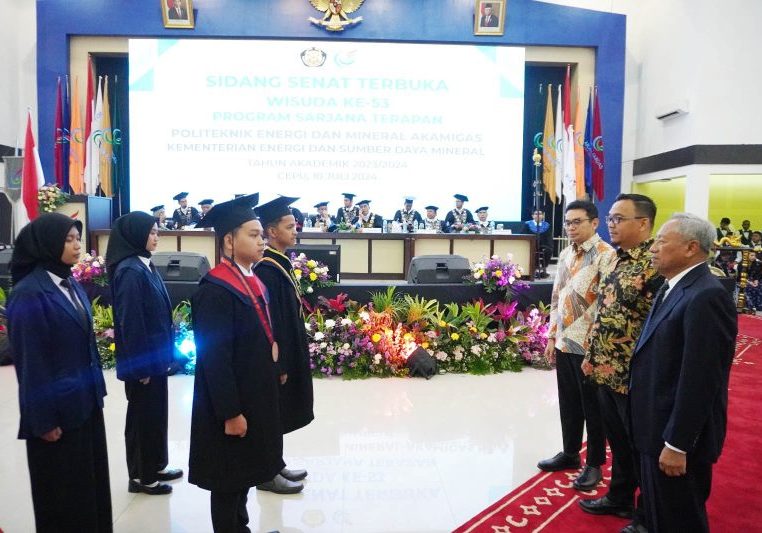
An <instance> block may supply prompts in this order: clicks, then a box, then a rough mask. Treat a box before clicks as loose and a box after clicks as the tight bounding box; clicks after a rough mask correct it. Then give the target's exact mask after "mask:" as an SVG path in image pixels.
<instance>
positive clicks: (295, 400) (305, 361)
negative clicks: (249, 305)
mask: <svg viewBox="0 0 762 533" xmlns="http://www.w3.org/2000/svg"><path fill="white" fill-rule="evenodd" d="M255 272H256V274H257V276H258V277H259V279H260V280H262V282H263V283H264V284H265V286H266V287H267V292H268V294H269V296H270V316H271V318H272V321H273V329H274V330H275V339H276V340H277V341H278V348H279V351H280V360H279V361H278V362H279V365H280V372H281V373H284V374H288V380H287V381H286V383H285V384H284V385H281V387H280V409H281V412H280V414H281V420H282V422H283V432H284V433H289V432H291V431H294V430H297V429H299V428H302V427H304V426H306V425H307V424H309V423H310V422H312V420H313V419H314V418H315V414H314V412H313V391H312V372H311V371H310V355H309V349H308V340H307V332H306V330H305V328H304V316H303V314H302V302H301V294H300V293H299V289H298V287H299V285H298V284H297V283H296V279H295V278H294V277H293V270H292V268H291V261H290V260H289V259H288V257H286V256H285V255H283V254H281V253H280V252H278V251H275V250H272V249H271V248H267V249H266V250H265V256H264V259H263V260H262V261H260V262H259V263H257V266H256V267H255Z"/></svg>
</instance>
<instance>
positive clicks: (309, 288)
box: [307, 287, 315, 294]
mask: <svg viewBox="0 0 762 533" xmlns="http://www.w3.org/2000/svg"><path fill="white" fill-rule="evenodd" d="M307 292H308V293H309V294H312V293H313V292H315V289H313V288H312V287H307Z"/></svg>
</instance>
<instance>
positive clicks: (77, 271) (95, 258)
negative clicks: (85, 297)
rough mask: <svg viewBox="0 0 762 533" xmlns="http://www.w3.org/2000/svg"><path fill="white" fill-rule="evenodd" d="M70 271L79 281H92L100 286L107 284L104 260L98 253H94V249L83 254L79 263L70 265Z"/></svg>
mask: <svg viewBox="0 0 762 533" xmlns="http://www.w3.org/2000/svg"><path fill="white" fill-rule="evenodd" d="M71 273H72V275H73V276H74V279H76V280H77V281H78V282H80V283H92V284H94V285H98V286H100V287H105V286H106V285H108V277H107V276H106V260H105V259H104V258H103V257H101V256H100V255H95V251H91V252H90V253H89V254H85V256H84V257H83V258H82V259H80V261H79V263H77V264H76V265H74V266H73V267H71Z"/></svg>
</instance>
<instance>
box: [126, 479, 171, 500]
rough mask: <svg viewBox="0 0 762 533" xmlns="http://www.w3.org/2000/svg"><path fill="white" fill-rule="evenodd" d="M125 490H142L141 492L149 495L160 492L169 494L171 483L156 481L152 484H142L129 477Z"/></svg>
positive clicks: (155, 494)
mask: <svg viewBox="0 0 762 533" xmlns="http://www.w3.org/2000/svg"><path fill="white" fill-rule="evenodd" d="M127 491H128V492H133V493H134V492H142V493H143V494H148V495H149V496H159V495H161V494H169V493H170V492H172V485H167V484H166V483H157V484H156V485H153V486H151V485H143V484H142V483H139V482H137V481H135V480H134V479H131V480H130V483H129V485H128V486H127Z"/></svg>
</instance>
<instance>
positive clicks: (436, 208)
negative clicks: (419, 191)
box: [426, 205, 439, 211]
mask: <svg viewBox="0 0 762 533" xmlns="http://www.w3.org/2000/svg"><path fill="white" fill-rule="evenodd" d="M426 209H431V210H432V211H437V210H439V208H438V207H437V206H435V205H427V206H426Z"/></svg>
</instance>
